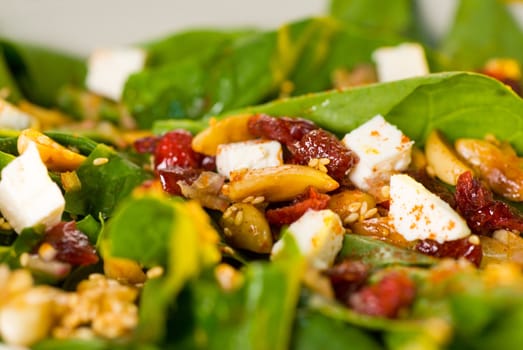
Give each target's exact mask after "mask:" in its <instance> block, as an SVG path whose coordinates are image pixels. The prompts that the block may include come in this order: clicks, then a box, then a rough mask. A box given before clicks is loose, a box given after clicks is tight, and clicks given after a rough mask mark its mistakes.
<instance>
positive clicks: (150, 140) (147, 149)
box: [133, 136, 159, 153]
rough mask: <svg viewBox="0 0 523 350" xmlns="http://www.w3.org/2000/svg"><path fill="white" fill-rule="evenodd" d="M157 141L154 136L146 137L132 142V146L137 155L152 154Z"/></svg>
mask: <svg viewBox="0 0 523 350" xmlns="http://www.w3.org/2000/svg"><path fill="white" fill-rule="evenodd" d="M158 140H159V138H158V137H156V136H147V137H143V138H141V139H138V140H136V141H134V143H133V146H134V149H135V150H136V152H138V153H154V150H155V149H156V144H157V143H158Z"/></svg>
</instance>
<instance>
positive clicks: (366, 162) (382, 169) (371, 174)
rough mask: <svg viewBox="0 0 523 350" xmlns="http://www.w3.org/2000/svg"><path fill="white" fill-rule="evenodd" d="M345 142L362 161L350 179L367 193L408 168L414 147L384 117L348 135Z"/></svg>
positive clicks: (379, 116) (369, 122)
mask: <svg viewBox="0 0 523 350" xmlns="http://www.w3.org/2000/svg"><path fill="white" fill-rule="evenodd" d="M343 143H344V144H345V146H347V147H348V148H349V149H351V150H352V151H354V152H355V153H356V154H357V155H358V157H359V158H360V161H359V162H358V164H356V166H355V167H354V168H353V169H352V170H351V172H350V174H349V178H350V180H351V181H352V183H353V184H354V185H355V186H356V187H358V188H359V189H361V190H364V191H369V190H370V189H371V187H373V186H374V187H376V186H377V185H383V184H385V183H387V182H388V180H389V178H390V175H392V174H393V173H395V172H399V171H403V170H405V169H407V167H408V166H409V164H410V161H411V150H412V145H413V144H414V142H413V141H411V140H410V139H409V138H408V137H407V136H405V135H404V134H403V133H402V132H401V131H400V130H399V129H398V128H397V127H396V126H394V125H392V124H390V123H388V122H387V121H386V120H385V119H384V118H383V117H382V116H381V115H377V116H375V117H374V118H372V119H371V120H369V121H368V122H366V123H365V124H362V125H360V126H359V127H358V128H356V129H354V130H352V131H351V132H350V133H348V134H347V135H345V137H344V138H343Z"/></svg>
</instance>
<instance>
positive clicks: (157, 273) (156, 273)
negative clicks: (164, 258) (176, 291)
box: [147, 266, 164, 279]
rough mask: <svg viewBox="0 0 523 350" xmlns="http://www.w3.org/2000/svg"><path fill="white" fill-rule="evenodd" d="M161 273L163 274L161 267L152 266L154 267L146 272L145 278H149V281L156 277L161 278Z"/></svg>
mask: <svg viewBox="0 0 523 350" xmlns="http://www.w3.org/2000/svg"><path fill="white" fill-rule="evenodd" d="M163 273H164V270H163V267H161V266H154V267H151V268H150V269H149V270H147V278H149V279H152V278H158V277H161V276H163Z"/></svg>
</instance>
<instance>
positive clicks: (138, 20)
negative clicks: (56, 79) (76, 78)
mask: <svg viewBox="0 0 523 350" xmlns="http://www.w3.org/2000/svg"><path fill="white" fill-rule="evenodd" d="M327 4H328V2H327V0H0V36H3V37H8V38H13V39H22V40H29V41H32V42H37V43H42V44H45V45H48V46H51V47H55V48H61V49H64V50H66V51H69V52H74V53H81V54H85V53H88V52H90V51H91V50H92V49H93V48H95V47H99V46H111V45H117V44H127V43H136V42H141V41H144V40H147V39H151V38H155V37H158V36H160V35H164V34H167V33H171V32H173V31H175V30H179V29H181V28H191V27H198V26H199V27H201V26H247V25H250V26H261V27H264V28H275V27H277V26H278V25H280V24H282V23H284V22H287V21H289V20H293V19H298V18H302V17H306V16H309V15H321V14H323V13H325V12H326V10H327Z"/></svg>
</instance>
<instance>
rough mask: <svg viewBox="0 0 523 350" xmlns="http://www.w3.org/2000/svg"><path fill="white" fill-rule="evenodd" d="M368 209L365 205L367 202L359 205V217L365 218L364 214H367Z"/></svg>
mask: <svg viewBox="0 0 523 350" xmlns="http://www.w3.org/2000/svg"><path fill="white" fill-rule="evenodd" d="M368 207H369V205H368V204H367V202H362V203H361V208H360V216H361V217H364V216H365V213H366V212H367V209H368Z"/></svg>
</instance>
